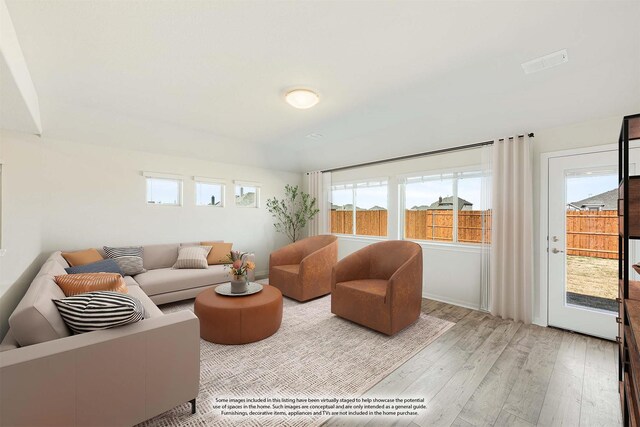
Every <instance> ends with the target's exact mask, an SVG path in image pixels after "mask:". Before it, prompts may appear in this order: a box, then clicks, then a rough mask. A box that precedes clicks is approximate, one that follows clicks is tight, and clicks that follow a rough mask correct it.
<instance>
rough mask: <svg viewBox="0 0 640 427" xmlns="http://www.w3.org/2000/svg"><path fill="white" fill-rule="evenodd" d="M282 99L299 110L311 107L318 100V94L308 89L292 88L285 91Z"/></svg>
mask: <svg viewBox="0 0 640 427" xmlns="http://www.w3.org/2000/svg"><path fill="white" fill-rule="evenodd" d="M284 99H285V100H286V101H287V103H288V104H289V105H291V106H292V107H294V108H299V109H301V110H306V109H307V108H311V107H313V106H314V105H316V104H317V103H318V101H320V97H319V96H318V94H317V93H315V92H314V91H312V90H310V89H294V90H292V91H289V92H287V94H286V95H285V96H284Z"/></svg>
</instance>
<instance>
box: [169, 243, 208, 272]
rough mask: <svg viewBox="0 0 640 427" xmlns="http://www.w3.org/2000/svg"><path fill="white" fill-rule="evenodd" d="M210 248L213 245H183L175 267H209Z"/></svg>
mask: <svg viewBox="0 0 640 427" xmlns="http://www.w3.org/2000/svg"><path fill="white" fill-rule="evenodd" d="M210 250H211V246H183V247H181V248H180V251H179V252H178V260H177V261H176V263H175V264H173V268H176V269H181V268H208V266H209V263H208V262H207V255H208V254H209V251H210Z"/></svg>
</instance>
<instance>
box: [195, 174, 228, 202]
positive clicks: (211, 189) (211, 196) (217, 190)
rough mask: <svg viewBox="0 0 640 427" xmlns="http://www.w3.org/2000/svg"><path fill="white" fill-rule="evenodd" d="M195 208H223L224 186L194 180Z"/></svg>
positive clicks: (218, 183) (217, 183)
mask: <svg viewBox="0 0 640 427" xmlns="http://www.w3.org/2000/svg"><path fill="white" fill-rule="evenodd" d="M196 206H214V207H219V208H221V207H224V184H222V183H220V182H213V181H211V182H209V181H205V180H201V179H199V178H196Z"/></svg>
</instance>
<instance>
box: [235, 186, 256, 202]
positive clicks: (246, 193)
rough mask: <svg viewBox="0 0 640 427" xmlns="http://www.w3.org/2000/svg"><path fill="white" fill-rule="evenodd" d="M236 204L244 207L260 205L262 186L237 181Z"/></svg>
mask: <svg viewBox="0 0 640 427" xmlns="http://www.w3.org/2000/svg"><path fill="white" fill-rule="evenodd" d="M235 204H236V206H239V207H243V208H257V207H259V206H260V187H259V186H258V185H255V184H245V183H236V188H235Z"/></svg>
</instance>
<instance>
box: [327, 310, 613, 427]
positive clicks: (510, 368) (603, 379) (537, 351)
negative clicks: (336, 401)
mask: <svg viewBox="0 0 640 427" xmlns="http://www.w3.org/2000/svg"><path fill="white" fill-rule="evenodd" d="M423 311H426V312H428V313H429V314H430V315H432V316H435V317H439V318H441V319H446V320H449V321H451V322H455V325H454V326H453V327H452V328H451V329H449V330H448V331H447V332H445V333H444V334H443V335H442V336H441V337H439V338H438V339H437V340H436V341H434V342H433V343H431V344H430V345H428V346H427V347H425V348H424V349H423V350H422V351H421V352H420V353H418V354H417V355H415V356H414V357H413V358H411V359H409V360H408V361H407V362H406V363H404V364H403V365H402V366H400V367H399V368H398V369H396V370H395V371H394V372H393V373H391V374H390V375H389V376H387V377H386V378H384V379H383V380H382V381H380V382H379V383H378V384H376V385H375V386H374V387H372V388H371V389H370V390H369V391H368V392H367V393H365V394H364V396H366V397H387V398H388V397H400V398H401V397H424V398H425V403H426V405H427V409H426V410H423V411H422V412H421V413H420V415H418V416H413V417H411V416H409V417H397V418H387V419H384V418H380V417H372V418H366V417H334V418H332V419H330V420H329V421H327V422H326V423H325V424H324V426H325V427H337V426H367V427H369V426H387V425H388V426H411V427H416V426H423V427H424V426H467V427H468V426H535V425H539V426H560V425H564V426H589V427H591V426H619V425H621V417H620V404H619V397H618V391H617V386H618V382H617V364H616V360H617V359H616V357H617V353H616V351H617V350H616V346H615V344H614V343H612V342H609V341H604V340H600V339H597V338H590V337H586V336H584V335H579V334H573V333H570V332H565V331H561V330H558V329H553V328H542V327H539V326H535V325H529V326H525V325H523V324H521V323H514V322H511V321H506V320H502V319H499V318H496V317H492V316H491V315H489V314H486V313H482V312H478V311H474V310H470V309H466V308H462V307H457V306H453V305H449V304H444V303H440V302H437V301H431V300H424V304H423Z"/></svg>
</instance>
